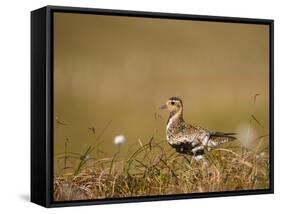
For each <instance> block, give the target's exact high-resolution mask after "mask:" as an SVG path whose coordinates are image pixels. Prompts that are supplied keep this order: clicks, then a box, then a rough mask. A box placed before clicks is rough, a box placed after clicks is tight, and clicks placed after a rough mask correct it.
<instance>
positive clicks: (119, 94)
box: [54, 12, 269, 157]
mask: <svg viewBox="0 0 281 214" xmlns="http://www.w3.org/2000/svg"><path fill="white" fill-rule="evenodd" d="M257 93H259V94H261V95H260V96H258V97H257V101H256V103H255V105H254V104H253V97H254V95H255V94H257ZM268 95H269V27H268V26H266V25H255V24H236V23H235V24H234V23H219V22H202V21H183V20H168V19H151V18H133V17H118V16H103V15H89V14H71V13H58V12H56V13H55V14H54V117H55V118H57V120H55V124H54V127H55V128H54V129H55V130H54V134H55V135H54V139H55V142H54V152H55V154H58V153H60V152H63V151H64V145H65V144H64V143H65V140H66V138H68V139H69V143H68V150H69V151H74V152H82V151H84V150H85V149H86V148H87V146H88V145H91V144H92V143H94V142H95V138H96V137H95V136H97V135H99V134H100V133H101V132H102V130H103V128H104V127H105V126H106V124H107V123H108V122H109V121H111V123H110V125H109V126H108V128H107V129H106V131H105V132H104V134H103V136H102V143H101V146H100V149H101V150H103V151H105V152H106V153H107V154H104V156H107V157H108V156H111V155H112V154H113V153H115V152H116V151H117V150H118V148H117V147H116V145H114V144H113V138H114V137H115V136H116V135H120V134H122V135H124V136H125V137H126V144H124V145H123V148H122V151H123V154H124V155H126V154H127V151H128V150H130V148H131V147H132V146H134V145H138V139H140V140H141V141H142V142H144V143H145V142H147V141H148V140H149V139H150V138H151V137H152V136H154V138H155V140H157V141H161V140H165V125H166V121H167V118H168V114H167V112H165V111H161V110H159V109H158V107H159V106H160V105H161V104H164V103H165V102H166V100H167V99H168V98H169V97H171V96H179V97H180V98H182V100H183V103H184V117H185V120H186V121H187V122H190V123H192V124H197V125H200V126H202V127H205V128H208V129H210V130H217V131H226V132H232V131H236V130H237V129H239V127H241V125H243V124H245V123H247V122H248V121H249V114H255V116H256V117H257V119H258V120H259V121H260V122H261V123H262V124H263V127H264V128H261V127H260V128H257V132H258V133H259V134H265V133H268V121H269V117H268V116H269V105H268V102H269V96H268ZM155 114H157V116H155ZM58 121H60V122H63V123H66V124H67V125H61V124H59V123H58ZM89 127H94V129H95V132H96V134H94V133H93V132H92V131H91V130H89V129H88V128H89ZM167 147H168V145H167Z"/></svg>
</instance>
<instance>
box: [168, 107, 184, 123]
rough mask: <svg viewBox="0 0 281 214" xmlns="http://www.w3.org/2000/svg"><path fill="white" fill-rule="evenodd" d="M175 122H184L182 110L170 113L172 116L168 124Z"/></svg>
mask: <svg viewBox="0 0 281 214" xmlns="http://www.w3.org/2000/svg"><path fill="white" fill-rule="evenodd" d="M174 122H184V120H183V111H182V109H180V110H179V111H176V112H170V116H169V119H168V122H167V124H171V123H174Z"/></svg>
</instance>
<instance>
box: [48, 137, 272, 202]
mask: <svg viewBox="0 0 281 214" xmlns="http://www.w3.org/2000/svg"><path fill="white" fill-rule="evenodd" d="M257 141H258V142H257V145H256V147H255V148H252V149H246V148H243V147H241V146H239V145H237V144H235V143H232V144H228V145H227V146H226V145H225V147H226V148H224V147H220V148H217V149H214V150H212V151H209V152H208V153H207V157H206V160H208V162H206V161H195V160H194V159H192V158H191V157H189V156H186V155H180V154H177V153H175V152H174V151H173V150H171V149H168V150H166V149H165V148H164V146H163V143H166V142H160V143H157V142H155V141H153V140H151V141H149V142H148V143H146V144H143V145H142V146H140V147H139V148H138V149H137V150H136V151H135V152H134V153H133V154H131V156H130V157H129V158H127V159H126V160H124V158H123V157H120V156H119V153H116V154H115V155H114V156H113V157H108V158H102V159H97V160H96V159H93V158H89V157H88V155H89V153H90V152H91V151H93V149H94V147H91V146H90V147H89V148H87V150H86V151H85V152H84V153H83V154H82V155H79V154H76V153H68V152H67V153H65V154H63V155H60V156H59V157H58V158H60V157H63V160H64V161H65V158H66V157H67V161H66V164H67V162H68V161H69V162H70V163H71V161H70V159H74V160H75V161H74V163H72V164H73V165H74V166H75V167H69V166H67V165H66V166H65V167H64V168H63V170H62V171H61V174H60V175H56V176H55V177H54V199H55V200H56V201H65V200H84V199H99V198H118V197H132V196H147V195H167V194H181V193H193V192H218V191H230V190H248V189H265V188H268V187H269V158H268V141H267V140H266V137H261V138H259V139H257ZM79 156H80V157H79ZM72 161H73V160H72ZM66 171H68V172H66Z"/></svg>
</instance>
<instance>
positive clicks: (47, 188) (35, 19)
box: [31, 6, 274, 207]
mask: <svg viewBox="0 0 281 214" xmlns="http://www.w3.org/2000/svg"><path fill="white" fill-rule="evenodd" d="M54 12H63V13H83V14H98V15H110V16H126V17H149V18H161V19H178V20H196V21H212V22H225V23H247V24H258V25H268V26H269V28H270V39H269V47H270V51H269V58H270V63H269V64H270V65H269V71H270V74H269V81H270V82H269V84H270V115H269V118H270V124H269V130H270V188H269V189H263V190H243V191H229V192H211V193H191V194H181V195H166V196H163V195H162V196H146V197H131V198H116V199H112V198H111V199H98V200H88V201H68V202H55V201H53V198H52V197H53V104H54V102H53V72H54V70H53V14H54ZM273 70H274V21H273V20H270V19H250V18H236V17H220V16H203V15H186V14H171V13H157V12H139V11H125V10H108V9H92V8H77V7H62V6H46V7H43V8H40V9H37V10H34V11H32V12H31V201H32V202H34V203H36V204H39V205H42V206H44V207H61V206H76V205H93V204H110V203H125V202H144V201H160V200H175V199H190V198H203V197H204V198H207V197H222V196H237V195H254V194H267V193H273V192H274V145H273V144H274V85H273V84H274V79H273V78H274V75H273Z"/></svg>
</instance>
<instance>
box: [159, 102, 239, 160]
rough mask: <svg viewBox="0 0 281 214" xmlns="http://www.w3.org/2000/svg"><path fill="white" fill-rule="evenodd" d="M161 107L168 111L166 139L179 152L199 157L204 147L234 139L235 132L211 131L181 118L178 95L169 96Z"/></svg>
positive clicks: (208, 147)
mask: <svg viewBox="0 0 281 214" xmlns="http://www.w3.org/2000/svg"><path fill="white" fill-rule="evenodd" d="M162 108H166V109H168V111H169V113H170V115H169V119H168V122H167V126H166V137H167V141H168V143H169V144H170V145H171V146H172V147H173V148H175V149H176V151H177V152H179V153H184V154H189V155H194V156H195V157H196V156H197V157H199V156H200V157H201V156H202V155H203V154H204V149H205V148H207V149H210V148H213V147H216V146H218V145H219V144H222V143H226V142H229V141H232V140H235V139H236V138H235V137H234V136H233V135H235V133H222V132H211V131H208V130H207V129H204V128H202V127H199V126H192V125H190V124H188V123H186V122H185V121H184V119H183V102H182V100H181V99H180V98H178V97H171V98H170V99H169V100H168V101H167V103H166V104H165V105H164V106H162ZM202 157H203V156H202Z"/></svg>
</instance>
